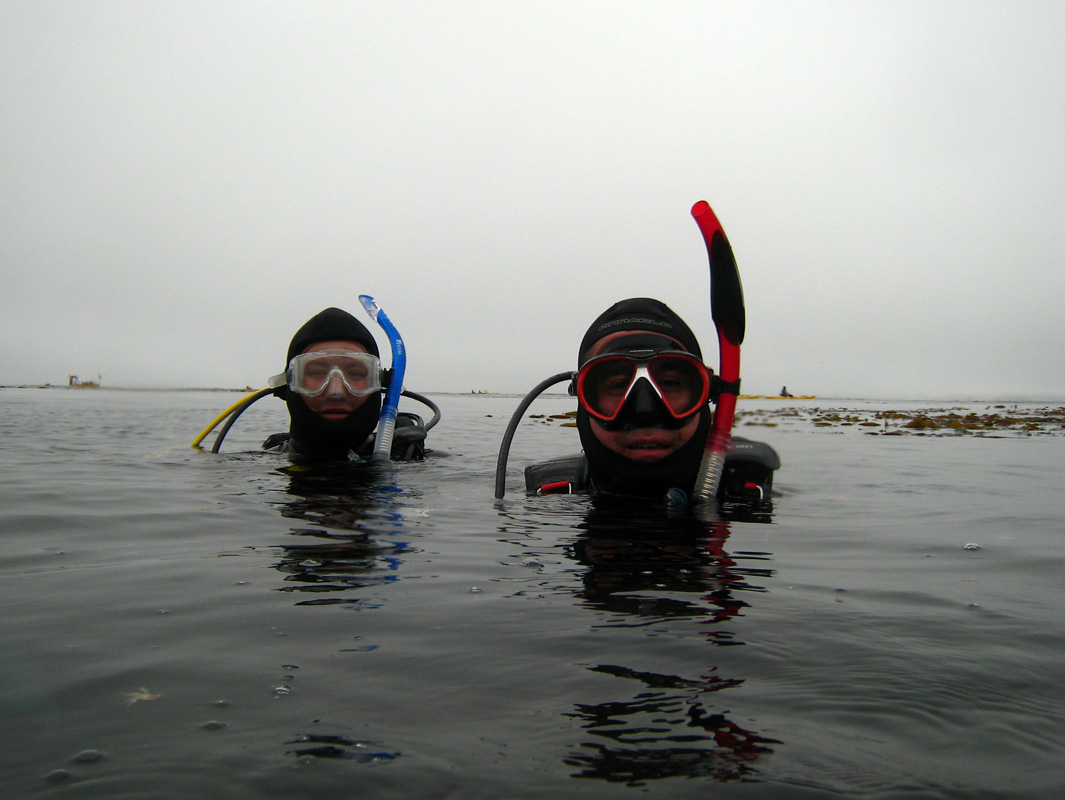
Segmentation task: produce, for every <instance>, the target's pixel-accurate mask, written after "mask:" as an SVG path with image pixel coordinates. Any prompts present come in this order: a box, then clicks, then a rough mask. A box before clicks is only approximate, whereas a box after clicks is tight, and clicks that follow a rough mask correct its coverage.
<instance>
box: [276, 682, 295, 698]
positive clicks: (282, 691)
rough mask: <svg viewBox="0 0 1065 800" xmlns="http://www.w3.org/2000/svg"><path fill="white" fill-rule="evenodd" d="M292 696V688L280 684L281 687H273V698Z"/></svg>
mask: <svg viewBox="0 0 1065 800" xmlns="http://www.w3.org/2000/svg"><path fill="white" fill-rule="evenodd" d="M288 694H292V688H291V687H289V686H285V685H284V684H282V685H281V686H275V687H274V696H276V697H284V696H285V695H288Z"/></svg>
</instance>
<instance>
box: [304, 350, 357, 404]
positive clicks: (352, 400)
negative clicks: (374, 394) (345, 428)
mask: <svg viewBox="0 0 1065 800" xmlns="http://www.w3.org/2000/svg"><path fill="white" fill-rule="evenodd" d="M315 350H354V351H355V352H357V353H368V352H369V351H368V350H367V349H366V348H365V347H363V346H362V345H361V344H359V343H358V342H344V341H335V340H330V341H326V342H315V343H314V344H310V345H307V347H305V348H303V352H304V353H310V352H313V351H315ZM300 397H301V398H302V400H303V402H304V403H306V404H307V407H308V408H309V409H310V410H311V411H313V412H315V413H316V414H318V415H320V416H322V417H324V418H325V419H329V420H343V419H346V418H347V417H348V416H349V415H350V414H353V413H354V412H355V411H356V410H358V409H359V408H360V407H361V406H362V404H363V403H365V402H366V400H367V398H368V397H369V395H363V396H361V397H357V396H355V395H353V394H350V393H349V392H348V391H347V390H346V389H345V388H344V384H343V382H342V381H341V380H340V376H339V375H334V376H333V377H332V378H331V379H330V381H329V385H328V386H327V387H326V390H325V391H324V392H322V393H321V394H319V395H316V396H315V397H307V396H306V395H300Z"/></svg>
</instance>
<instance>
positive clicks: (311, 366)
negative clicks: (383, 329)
mask: <svg viewBox="0 0 1065 800" xmlns="http://www.w3.org/2000/svg"><path fill="white" fill-rule="evenodd" d="M334 382H338V383H339V386H340V387H341V389H342V390H343V391H346V392H347V393H348V394H351V395H355V396H356V397H361V396H363V395H368V394H374V393H375V392H379V391H381V361H380V359H378V358H377V356H374V355H370V354H369V353H360V352H358V351H356V350H314V351H311V352H310V353H300V354H299V355H298V356H295V357H294V358H293V359H292V360H291V361H289V362H288V370H287V371H286V372H283V373H281V374H280V375H275V376H274V377H272V378H271V379H270V382H269V386H270V387H271V388H274V389H276V388H277V387H279V386H285V385H287V386H288V388H289V389H290V390H292V391H293V392H295V393H296V394H300V395H303V396H304V397H317V396H318V395H320V394H322V393H323V392H325V391H326V390H327V389H328V388H329V386H330V385H331V384H333V383H334Z"/></svg>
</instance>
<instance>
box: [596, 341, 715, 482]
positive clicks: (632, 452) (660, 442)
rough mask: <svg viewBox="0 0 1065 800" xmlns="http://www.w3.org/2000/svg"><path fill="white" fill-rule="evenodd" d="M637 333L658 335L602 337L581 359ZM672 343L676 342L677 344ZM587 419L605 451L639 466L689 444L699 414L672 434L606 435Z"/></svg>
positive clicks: (662, 430) (653, 431)
mask: <svg viewBox="0 0 1065 800" xmlns="http://www.w3.org/2000/svg"><path fill="white" fill-rule="evenodd" d="M640 333H650V334H652V335H659V336H660V335H661V334H655V333H654V332H653V331H618V332H617V333H612V334H610V335H609V336H604V337H603V338H602V339H600V340H599V341H598V342H596V343H595V344H593V345H592V346H591V347H590V348H588V351H587V352H586V353H585V354H584V359H585V360H587V359H589V358H592V357H593V356H597V355H599V354H600V353H601V352H603V350H604V349H605V348H606V346H607V345H608V344H610V343H611V342H613V341H615V340H617V339H621V338H624V337H626V336H632V335H634V334H640ZM674 341H675V342H676V340H674ZM676 345H677V349H678V350H686V348H685V347H684V346H683V345H682V344H681V343H680V342H676ZM590 419H591V429H592V433H593V435H594V436H595V438H596V439H598V440H599V441H600V442H601V443H602V444H603V445H604V446H605V447H607V448H608V449H610V450H612V451H613V452H615V453H617V454H618V455H620V456H623V457H624V458H627V459H630V460H632V461H640V462H655V461H659V460H661V459H663V458H665V457H666V456H668V455H670V454H672V453H674V452H676V451H677V450H679V449H680V448H681V447H683V446H684V445H685V444H687V443H688V442H689V441H690V440H691V438H692V436H694V435H695V431H696V430H697V429H698V427H699V415H698V414H696V415H693V416H692V418H691V419H690V420H688V422H687V423H685V425H684V426H683V427H682V428H676V429H672V430H670V429H667V428H633V429H632V430H627V431H608V430H607V429H606V428H604V427H603V424H602V423H601V422H600V421H599V420H597V419H596V418H595V417H591V418H590Z"/></svg>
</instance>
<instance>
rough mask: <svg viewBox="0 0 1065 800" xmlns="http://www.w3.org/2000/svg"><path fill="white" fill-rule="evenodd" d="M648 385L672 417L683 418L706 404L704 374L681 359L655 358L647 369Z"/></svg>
mask: <svg viewBox="0 0 1065 800" xmlns="http://www.w3.org/2000/svg"><path fill="white" fill-rule="evenodd" d="M647 369H648V372H650V374H651V381H652V382H653V383H654V385H655V386H656V387H658V391H659V393H660V394H661V396H662V400H663V402H665V404H666V406H667V407H668V408H669V410H670V411H671V412H672V414H673V416H675V417H686V416H688V415H689V414H691V413H692V412H693V411H695V410H696V409H697V408H698V407H699V406H700V405H702V403H704V402H705V401H706V392H707V389H708V388H709V387H708V386H707V377H706V370H705V369H700V365H698V364H697V363H696V362H695V361H694V360H692V359H690V358H684V357H681V356H658V357H657V358H653V359H651V361H650V363H649V364H648V365H647Z"/></svg>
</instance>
